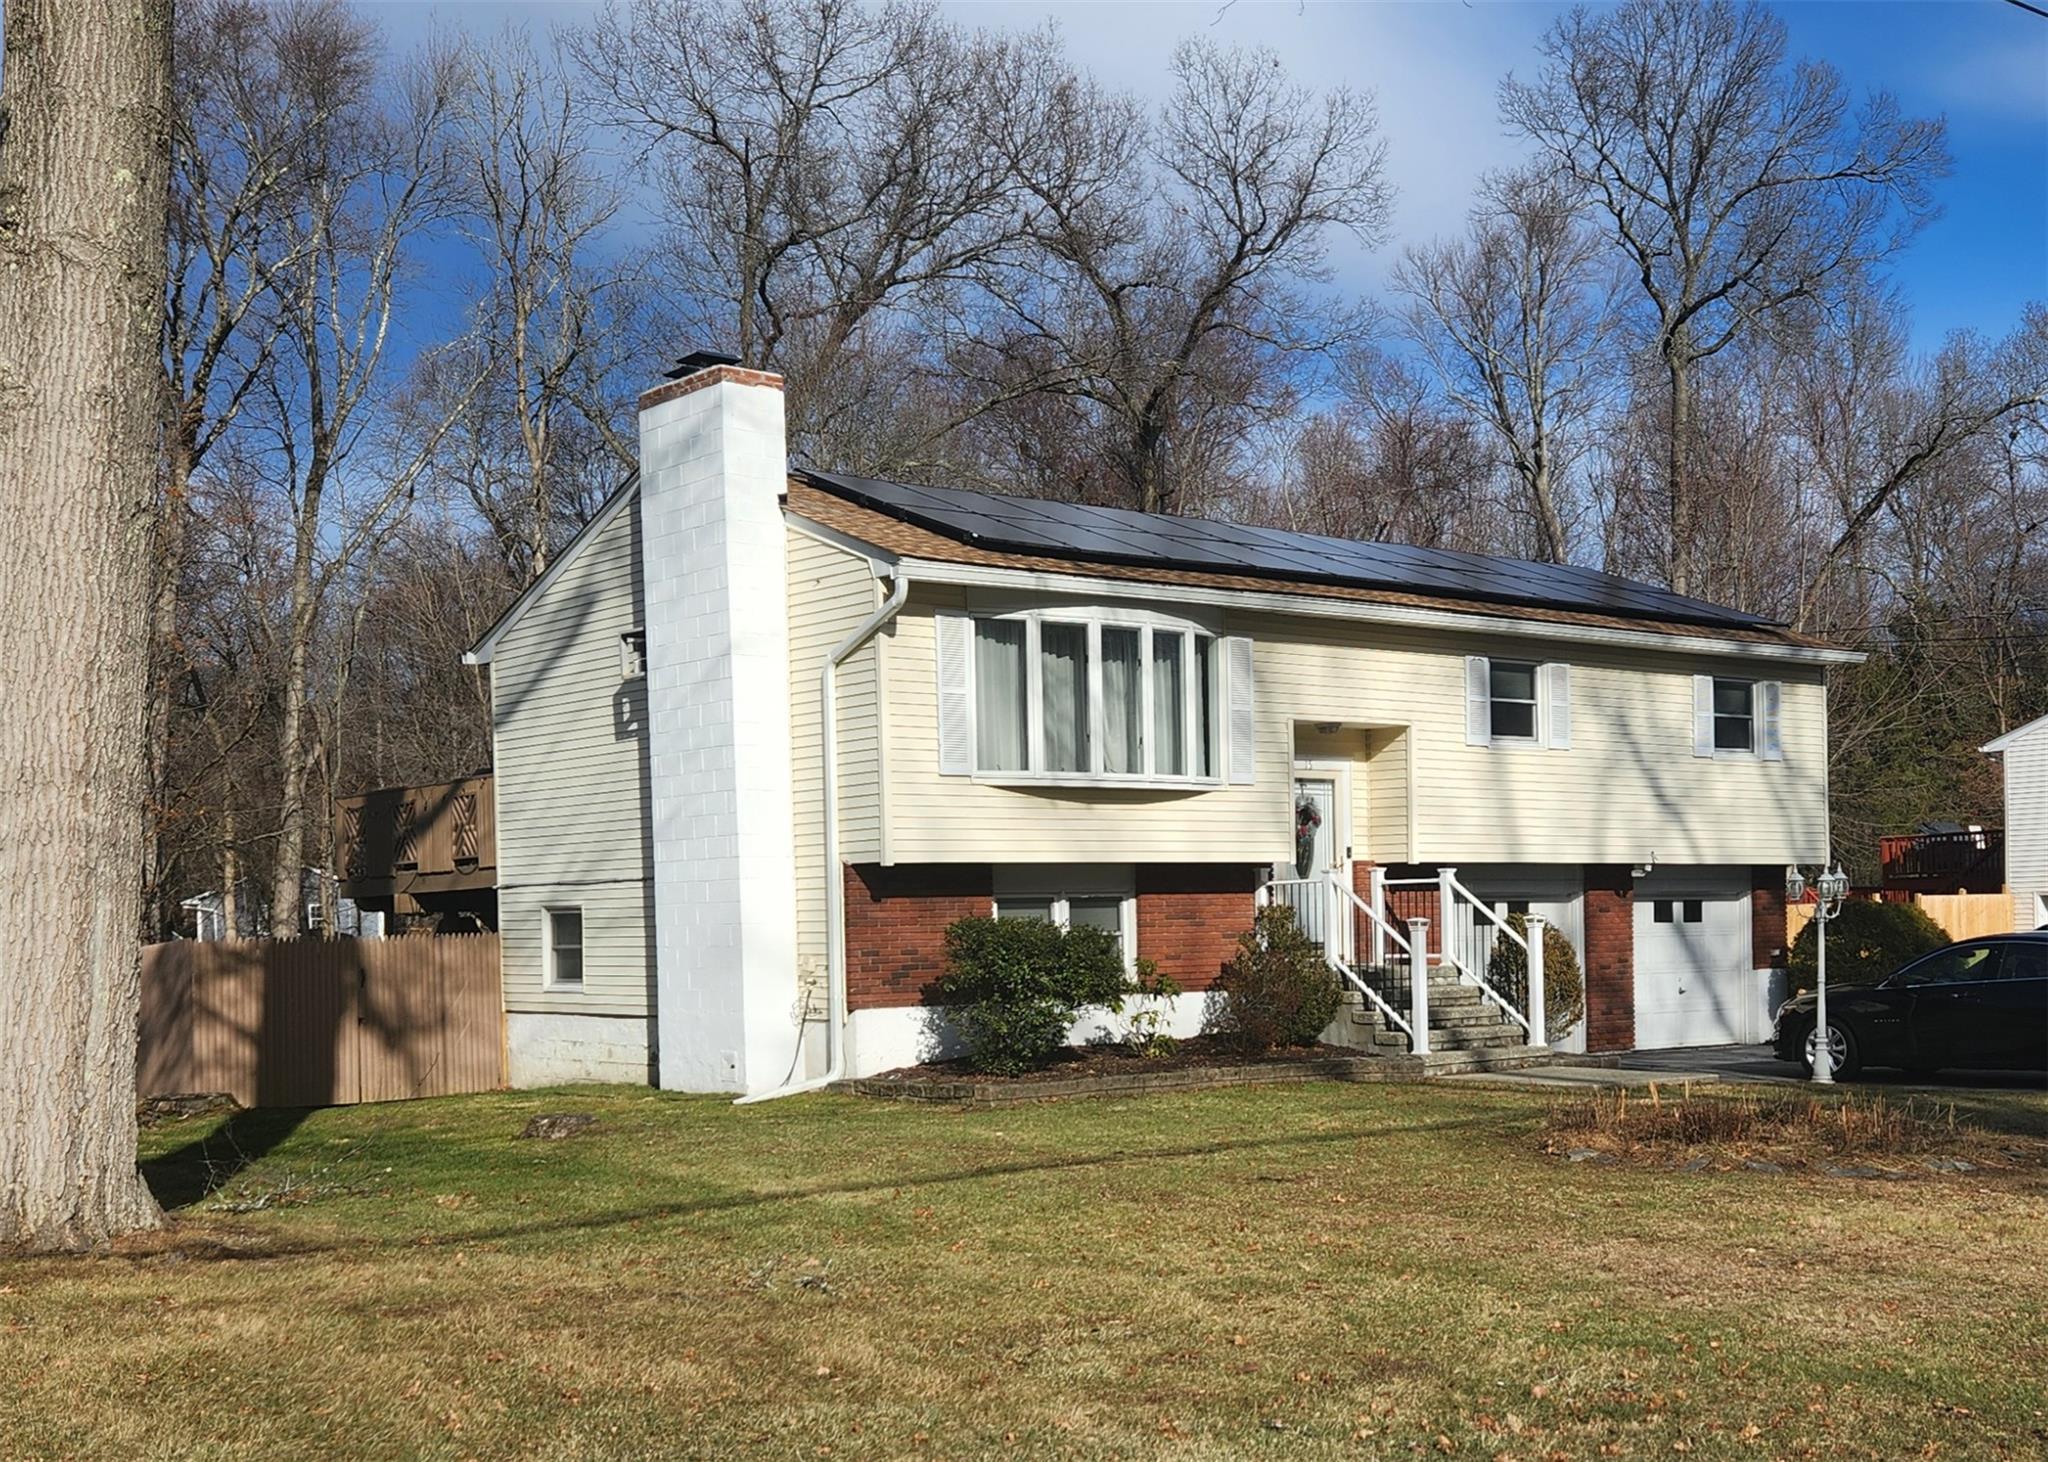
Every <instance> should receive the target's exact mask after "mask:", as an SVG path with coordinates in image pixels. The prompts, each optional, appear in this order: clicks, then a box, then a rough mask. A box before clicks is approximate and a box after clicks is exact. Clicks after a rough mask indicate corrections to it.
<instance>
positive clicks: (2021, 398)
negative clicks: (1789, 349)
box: [1794, 298, 2048, 625]
mask: <svg viewBox="0 0 2048 1462" xmlns="http://www.w3.org/2000/svg"><path fill="white" fill-rule="evenodd" d="M1850 306H1851V307H1850V308H1849V309H1848V310H1847V311H1846V312H1845V319H1844V320H1843V322H1842V326H1841V328H1840V329H1838V330H1826V331H1821V332H1817V333H1816V335H1814V336H1812V337H1806V338H1802V339H1801V340H1800V341H1799V342H1798V346H1797V348H1796V350H1795V354H1794V358H1795V359H1796V360H1797V361H1798V363H1799V381H1800V393H1799V395H1800V403H1801V407H1802V410H1801V415H1800V423H1801V427H1802V428H1803V436H1804V439H1805V444H1806V447H1807V450H1808V453H1809V460H1810V461H1811V463H1812V465H1813V468H1814V473H1815V476H1816V478H1817V479H1818V481H1819V482H1820V483H1822V484H1824V486H1825V488H1826V490H1827V493H1828V496H1829V499H1830V500H1829V502H1828V503H1827V504H1826V506H1827V508H1828V509H1829V510H1831V520H1832V533H1833V536H1832V537H1831V538H1830V539H1829V540H1828V541H1827V542H1826V543H1825V545H1823V546H1822V547H1821V549H1820V552H1819V553H1818V555H1817V556H1816V557H1815V559H1814V561H1813V562H1812V563H1810V564H1809V565H1808V566H1807V569H1806V574H1805V582H1804V585H1803V587H1802V589H1801V592H1800V595H1799V599H1798V606H1797V620H1798V622H1799V623H1800V624H1802V625H1805V624H1807V623H1809V622H1811V620H1812V618H1813V615H1814V613H1815V611H1816V609H1817V608H1818V606H1819V605H1820V604H1821V602H1822V601H1823V599H1824V597H1825V596H1826V595H1828V594H1829V593H1830V591H1831V590H1833V589H1834V588H1835V587H1836V585H1835V578H1836V575H1837V573H1838V572H1839V571H1840V570H1841V569H1842V568H1844V567H1845V566H1850V567H1853V566H1854V563H1855V561H1856V559H1857V558H1858V556H1859V555H1861V554H1863V553H1864V552H1865V551H1866V550H1867V549H1868V547H1869V546H1870V544H1869V539H1870V536H1871V530H1872V526H1873V524H1874V523H1875V522H1876V520H1877V519H1878V517H1879V515H1880V514H1882V513H1884V512H1886V511H1887V510H1888V509H1890V508H1891V507H1893V505H1894V504H1895V502H1897V501H1898V500H1899V499H1900V498H1901V496H1902V495H1903V494H1905V493H1906V492H1907V491H1908V490H1909V489H1910V488H1911V487H1912V485H1913V484H1914V483H1915V482H1917V481H1920V480H1922V479H1926V478H1929V477H1931V476H1934V475H1936V474H1938V473H1939V472H1940V471H1941V470H1942V468H1943V467H1944V465H1945V463H1946V461H1947V459H1948V458H1950V457H1951V456H1953V455H1954V454H1957V453H1959V452H1965V451H1967V450H1969V449H1970V448H1972V447H1973V446H1976V445H1979V444H1983V443H1985V442H1986V440H1987V439H1988V438H1990V437H1993V436H1995V435H1996V433H1997V431H1998V430H1999V429H2000V428H2001V427H2002V426H2004V425H2005V424H2007V423H2009V422H2012V421H2014V420H2015V419H2017V418H2019V417H2021V416H2023V415H2024V414H2026V413H2028V412H2031V411H2034V410H2035V409H2037V408H2039V407H2040V406H2041V405H2042V404H2043V403H2044V402H2048V307H2043V306H2041V305H2034V306H2031V307H2029V309H2028V311H2027V314H2026V317H2025V319H2024V320H2023V321H2022V323H2021V324H2020V327H2019V328H2018V329H2017V330H2015V331H2014V332H2013V334H2012V335H2011V336H2010V337H2009V338H2008V339H2006V340H2005V341H2003V342H2000V343H1999V344H1998V345H1996V346H1987V345H1986V344H1985V343H1984V342H1983V341H1981V340H1979V339H1977V338H1975V337H1973V336H1970V335H1959V336H1957V337H1955V338H1953V339H1951V340H1950V341H1949V342H1948V343H1947V345H1946V346H1944V348H1943V349H1942V350H1941V351H1940V352H1938V353H1937V354H1936V355H1935V356H1934V358H1933V359H1932V360H1930V361H1927V362H1925V363H1924V364H1922V365H1920V366H1918V367H1909V366H1908V365H1907V363H1906V360H1905V351H1904V344H1903V339H1904V329H1903V323H1902V322H1901V321H1899V320H1897V319H1896V318H1895V313H1894V310H1893V309H1891V308H1887V307H1886V304H1885V302H1882V301H1872V300H1869V299H1867V298H1864V299H1856V300H1852V301H1850ZM1987 492H1988V489H1987ZM1911 526H1912V525H1911V524H1910V523H1908V522H1904V521H1902V523H1901V527H1902V528H1906V529H1910V527H1911Z"/></svg>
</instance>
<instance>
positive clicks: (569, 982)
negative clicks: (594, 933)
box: [541, 908, 583, 990]
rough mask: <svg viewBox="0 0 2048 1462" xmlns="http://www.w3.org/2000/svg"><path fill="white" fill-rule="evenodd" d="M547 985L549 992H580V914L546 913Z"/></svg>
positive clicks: (571, 911) (576, 911)
mask: <svg viewBox="0 0 2048 1462" xmlns="http://www.w3.org/2000/svg"><path fill="white" fill-rule="evenodd" d="M541 917H542V918H543V919H544V920H546V922H547V950H546V963H547V981H546V982H547V984H548V986H549V987H550V988H551V989H569V990H580V989H582V988H583V910H582V909H580V908H570V909H546V910H543V911H542V914H541Z"/></svg>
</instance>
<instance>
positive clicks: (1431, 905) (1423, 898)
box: [1387, 863, 1444, 954]
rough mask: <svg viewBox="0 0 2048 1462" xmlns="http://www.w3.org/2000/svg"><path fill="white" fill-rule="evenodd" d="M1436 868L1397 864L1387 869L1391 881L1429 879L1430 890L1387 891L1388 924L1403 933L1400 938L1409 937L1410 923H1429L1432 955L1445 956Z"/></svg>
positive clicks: (1406, 889) (1402, 889)
mask: <svg viewBox="0 0 2048 1462" xmlns="http://www.w3.org/2000/svg"><path fill="white" fill-rule="evenodd" d="M1436 876H1437V870H1436V865H1435V864H1433V863H1432V864H1426V865H1425V864H1421V863H1395V864H1392V865H1390V866H1389V867H1388V869H1387V877H1388V878H1389V879H1402V880H1406V879H1411V878H1427V879H1429V880H1431V882H1430V884H1429V886H1428V887H1427V888H1390V889H1388V890H1387V922H1388V923H1390V924H1392V925H1393V926H1394V927H1395V928H1396V929H1398V930H1400V931H1401V937H1402V938H1403V939H1406V938H1407V937H1408V921H1409V920H1410V919H1427V920H1429V952H1430V953H1431V954H1442V953H1443V948H1444V931H1443V922H1444V921H1443V918H1442V911H1443V896H1442V894H1441V893H1440V892H1439V891H1438V889H1437V885H1436V882H1435V879H1436Z"/></svg>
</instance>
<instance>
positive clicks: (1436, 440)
mask: <svg viewBox="0 0 2048 1462" xmlns="http://www.w3.org/2000/svg"><path fill="white" fill-rule="evenodd" d="M1338 386H1339V393H1340V399H1339V401H1338V403H1337V404H1336V405H1335V406H1334V407H1332V408H1331V409H1329V410H1326V411H1324V412H1322V413H1320V414H1318V415H1316V416H1314V417H1312V418H1310V419H1309V421H1308V422H1307V423H1306V424H1305V425H1304V426H1302V427H1301V429H1300V431H1299V432H1298V434H1297V435H1296V436H1295V438H1294V441H1293V443H1292V444H1291V453H1290V455H1291V461H1290V463H1289V470H1288V472H1287V474H1286V476H1285V478H1284V480H1283V481H1282V482H1280V483H1279V484H1277V487H1276V490H1271V491H1268V492H1267V493H1265V494H1263V495H1262V496H1261V497H1260V498H1259V499H1257V500H1254V501H1253V502H1249V503H1246V504H1243V505H1241V506H1240V507H1239V508H1238V510H1237V516H1240V517H1243V518H1246V519H1249V520H1250V521H1253V522H1270V523H1274V524H1276V525H1278V526H1282V527H1286V528H1289V529H1292V530H1294V531H1296V532H1303V533H1323V534H1329V535H1332V536H1335V537H1340V538H1360V539H1364V540H1366V541H1368V542H1373V543H1409V544H1416V545H1419V546H1422V547H1427V548H1455V549H1462V550H1466V551H1474V552H1490V551H1497V550H1498V549H1499V548H1500V547H1501V544H1502V535H1503V534H1504V533H1505V531H1506V528H1505V525H1504V524H1503V522H1502V514H1501V512H1500V510H1499V506H1500V505H1499V502H1498V499H1497V495H1496V494H1495V492H1494V482H1493V473H1492V472H1491V470H1490V464H1489V462H1488V460H1487V456H1488V454H1487V451H1486V445H1485V443H1484V442H1483V441H1482V439H1481V437H1480V428H1479V427H1478V426H1477V425H1475V423H1474V422H1473V420H1472V419H1471V417H1470V416H1469V415H1467V414H1466V413H1464V412H1461V411H1456V410H1452V409H1449V408H1447V407H1446V406H1445V405H1444V403H1443V402H1442V400H1441V398H1440V397H1438V396H1437V394H1436V393H1435V392H1434V391H1432V390H1431V389H1430V385H1429V383H1428V382H1427V381H1426V380H1424V379H1423V378H1422V377H1421V376H1419V375H1418V374H1417V373H1416V372H1415V371H1414V370H1412V369H1411V368H1409V367H1408V366H1407V365H1406V364H1404V363H1403V362H1402V361H1400V360H1399V359H1397V358H1394V357H1392V356H1389V355H1387V354H1384V353H1382V352H1380V351H1378V350H1376V349H1372V348H1370V347H1367V348H1362V349H1360V350H1357V351H1353V352H1351V353H1350V354H1349V355H1348V356H1347V357H1346V359H1345V361H1344V362H1343V366H1342V369H1341V370H1340V371H1339V373H1338Z"/></svg>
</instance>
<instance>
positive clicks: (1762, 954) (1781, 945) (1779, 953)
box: [1749, 867, 1785, 970]
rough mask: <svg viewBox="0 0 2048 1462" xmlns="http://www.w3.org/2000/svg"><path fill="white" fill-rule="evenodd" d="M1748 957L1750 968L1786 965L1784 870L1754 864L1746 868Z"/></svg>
mask: <svg viewBox="0 0 2048 1462" xmlns="http://www.w3.org/2000/svg"><path fill="white" fill-rule="evenodd" d="M1749 949H1750V954H1749V961H1750V968H1752V969H1758V970H1780V969H1783V968H1784V967H1785V870H1784V869H1782V868H1767V867H1755V868H1751V869H1750V870H1749Z"/></svg>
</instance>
